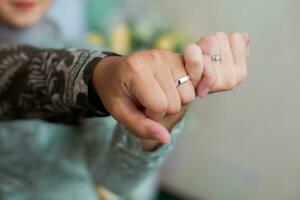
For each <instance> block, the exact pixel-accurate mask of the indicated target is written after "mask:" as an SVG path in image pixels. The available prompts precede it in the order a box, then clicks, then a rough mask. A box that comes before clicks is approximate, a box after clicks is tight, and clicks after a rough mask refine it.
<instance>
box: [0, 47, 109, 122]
mask: <svg viewBox="0 0 300 200" xmlns="http://www.w3.org/2000/svg"><path fill="white" fill-rule="evenodd" d="M104 56H105V55H103V54H101V53H97V52H91V51H88V50H80V49H78V50H55V49H36V48H33V47H29V46H10V45H0V80H1V81H0V119H18V118H52V117H57V116H63V115H76V117H78V115H80V114H81V113H83V112H89V111H90V110H92V109H91V107H92V106H91V105H90V102H89V98H88V93H89V91H88V81H89V79H90V76H91V73H92V72H91V71H92V70H93V69H92V68H93V66H91V65H92V64H93V62H92V61H93V60H94V59H95V58H99V59H101V58H102V57H104ZM94 111H95V112H96V111H97V110H96V109H95V110H94ZM100 114H101V112H100ZM102 114H104V113H102Z"/></svg>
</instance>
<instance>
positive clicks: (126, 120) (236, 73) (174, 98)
mask: <svg viewBox="0 0 300 200" xmlns="http://www.w3.org/2000/svg"><path fill="white" fill-rule="evenodd" d="M14 2H21V3H22V2H23V3H24V2H25V3H26V2H27V3H28V2H31V3H33V4H34V6H32V7H31V8H30V9H29V8H26V9H20V8H18V7H16V6H15V5H14ZM52 2H53V0H0V19H1V20H2V21H3V22H5V23H7V24H8V25H10V26H12V27H14V28H27V27H30V26H33V25H34V24H35V23H37V22H38V21H39V20H40V19H41V18H42V17H43V16H44V14H45V13H46V12H47V10H48V8H49V7H50V5H51V4H52ZM248 44H249V36H248V34H246V33H232V34H229V35H228V34H225V33H223V32H218V33H215V34H211V35H207V36H204V37H202V38H201V39H200V40H199V41H197V42H196V44H191V45H189V46H187V48H186V49H185V51H184V53H183V55H179V54H175V53H173V52H170V51H165V50H147V51H142V52H136V53H133V54H131V55H129V56H125V57H108V58H105V59H103V60H102V61H101V62H100V63H99V64H98V65H97V67H96V69H95V71H94V74H93V86H94V88H95V89H96V91H97V92H98V95H99V96H100V98H101V100H102V101H103V103H104V105H105V107H106V109H107V110H108V111H109V112H110V113H111V114H112V116H113V117H114V118H115V119H116V120H117V121H119V122H121V123H123V124H124V125H125V127H127V128H128V129H129V130H131V132H132V133H133V134H134V135H136V136H137V137H139V138H140V139H141V146H142V148H143V149H144V150H147V151H151V150H153V149H155V148H156V147H158V146H159V145H160V144H165V143H169V142H170V132H171V130H172V128H173V127H174V125H175V124H176V123H177V122H178V121H179V120H180V119H181V118H182V117H183V115H184V114H185V113H186V111H187V109H188V105H189V104H191V103H192V102H193V101H194V99H195V97H196V96H200V97H201V98H204V97H205V96H206V95H207V94H209V93H214V92H221V91H227V90H231V89H233V88H234V87H236V86H237V85H239V84H240V83H242V82H243V81H244V80H245V78H246V75H247V68H246V57H247V55H248V52H249V50H248V47H247V45H248ZM218 54H220V55H221V56H222V61H221V62H213V61H212V60H211V58H210V56H212V55H218ZM186 74H189V75H190V77H191V80H190V81H188V82H186V83H184V84H183V85H181V86H178V87H176V86H175V82H174V80H176V79H178V78H180V77H182V76H184V75H186ZM108 85H109V86H110V87H107V86H108Z"/></svg>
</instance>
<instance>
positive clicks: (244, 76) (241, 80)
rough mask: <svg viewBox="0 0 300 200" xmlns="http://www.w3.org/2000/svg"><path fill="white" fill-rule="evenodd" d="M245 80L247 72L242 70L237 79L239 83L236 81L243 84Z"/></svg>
mask: <svg viewBox="0 0 300 200" xmlns="http://www.w3.org/2000/svg"><path fill="white" fill-rule="evenodd" d="M246 78H247V70H243V71H242V72H241V75H240V78H239V81H238V84H241V83H243V82H244V81H245V80H246Z"/></svg>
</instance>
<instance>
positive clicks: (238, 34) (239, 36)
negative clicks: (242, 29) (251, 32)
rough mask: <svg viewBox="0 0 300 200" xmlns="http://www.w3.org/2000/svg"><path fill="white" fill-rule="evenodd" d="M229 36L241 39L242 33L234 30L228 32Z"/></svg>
mask: <svg viewBox="0 0 300 200" xmlns="http://www.w3.org/2000/svg"><path fill="white" fill-rule="evenodd" d="M230 38H232V39H234V40H242V39H243V38H242V35H241V33H239V32H234V33H231V34H230Z"/></svg>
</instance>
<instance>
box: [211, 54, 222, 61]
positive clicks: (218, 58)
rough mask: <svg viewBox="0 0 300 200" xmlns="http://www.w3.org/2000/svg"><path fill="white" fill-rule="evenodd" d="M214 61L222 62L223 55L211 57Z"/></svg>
mask: <svg viewBox="0 0 300 200" xmlns="http://www.w3.org/2000/svg"><path fill="white" fill-rule="evenodd" d="M210 58H211V60H212V61H214V62H219V61H222V57H221V55H213V56H211V57H210Z"/></svg>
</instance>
